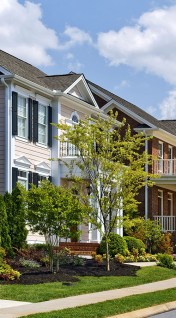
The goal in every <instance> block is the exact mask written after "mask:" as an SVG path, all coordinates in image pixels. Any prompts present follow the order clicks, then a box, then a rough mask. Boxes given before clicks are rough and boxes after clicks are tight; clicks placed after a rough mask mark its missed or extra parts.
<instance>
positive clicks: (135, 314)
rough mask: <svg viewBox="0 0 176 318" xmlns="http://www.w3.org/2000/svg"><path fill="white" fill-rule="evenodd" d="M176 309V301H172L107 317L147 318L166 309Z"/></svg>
mask: <svg viewBox="0 0 176 318" xmlns="http://www.w3.org/2000/svg"><path fill="white" fill-rule="evenodd" d="M173 309H176V301H172V302H170V303H166V304H161V305H157V306H153V307H148V308H143V309H139V310H135V311H131V312H126V313H124V314H120V315H115V316H110V317H107V318H129V317H130V318H147V317H150V316H152V315H156V314H161V313H163V312H166V311H170V310H173Z"/></svg>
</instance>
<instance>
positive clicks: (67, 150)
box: [60, 142, 79, 157]
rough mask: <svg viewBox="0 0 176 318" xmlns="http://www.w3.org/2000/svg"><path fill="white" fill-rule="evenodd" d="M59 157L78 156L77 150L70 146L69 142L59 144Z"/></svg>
mask: <svg viewBox="0 0 176 318" xmlns="http://www.w3.org/2000/svg"><path fill="white" fill-rule="evenodd" d="M60 155H61V157H77V156H78V155H79V150H78V149H77V148H76V146H74V145H72V144H70V143H69V142H61V143H60Z"/></svg>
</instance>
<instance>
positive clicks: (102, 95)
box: [0, 51, 176, 242]
mask: <svg viewBox="0 0 176 318" xmlns="http://www.w3.org/2000/svg"><path fill="white" fill-rule="evenodd" d="M111 109H112V110H118V114H119V116H118V120H119V121H120V120H121V119H122V118H123V117H126V119H127V122H128V123H129V124H130V125H131V128H132V129H133V130H134V131H135V132H136V131H143V132H144V133H145V134H146V135H152V136H153V139H152V140H151V141H150V142H146V144H145V147H146V150H147V151H148V152H149V153H151V154H154V155H155V156H156V160H155V161H154V162H153V167H152V169H153V172H155V173H157V174H159V175H160V176H161V177H160V178H158V179H157V180H156V181H155V183H156V184H155V186H154V187H153V188H152V189H148V188H147V187H145V189H143V190H142V191H141V193H140V197H139V199H140V201H141V204H140V206H139V210H140V213H141V215H145V217H146V218H152V219H157V220H158V221H159V222H161V224H162V227H163V230H165V231H171V232H173V231H176V204H175V201H176V185H175V183H176V166H175V162H176V159H175V158H176V121H169V120H165V121H159V120H157V119H156V118H154V117H152V116H151V115H149V114H147V113H146V112H145V111H143V110H142V109H140V108H138V107H137V106H135V105H133V104H131V103H129V102H127V101H125V100H123V99H122V98H120V97H118V96H117V95H115V94H112V93H111V92H109V91H107V90H105V89H103V88H102V87H100V86H98V85H97V84H94V83H93V82H90V81H88V80H87V79H86V78H85V77H84V75H83V74H75V73H72V72H71V73H69V74H65V75H53V76H49V75H47V74H45V73H43V72H42V71H40V70H39V69H37V68H36V67H34V66H32V65H30V64H28V63H26V62H24V61H22V60H20V59H18V58H16V57H14V56H12V55H10V54H8V53H6V52H4V51H0V131H1V134H0V193H2V194H3V193H4V192H5V191H9V192H10V191H12V188H13V187H14V185H15V184H16V182H17V181H18V182H20V183H22V184H23V185H24V186H25V187H26V189H28V188H29V186H30V183H34V184H36V185H38V184H39V183H40V181H41V180H43V179H46V178H47V179H50V180H52V182H53V183H54V184H56V185H60V184H61V185H63V184H68V183H69V181H68V180H67V177H66V175H67V171H66V168H65V166H64V165H63V164H61V163H60V162H58V161H50V159H51V158H60V157H63V156H64V157H65V158H66V160H68V161H69V160H70V158H72V157H74V156H75V155H76V149H75V148H74V147H73V146H72V145H68V144H60V143H59V142H58V141H57V140H55V139H53V136H57V135H59V134H60V131H58V130H57V129H56V128H54V127H52V126H51V125H50V123H51V122H54V123H57V122H58V121H59V120H62V121H64V122H66V123H68V124H73V123H74V122H78V121H79V119H80V118H83V117H84V116H85V115H90V116H91V115H92V114H104V113H108V111H109V110H111ZM146 169H148V167H147V166H146ZM81 230H82V236H81V241H83V242H91V241H92V242H99V241H100V233H99V232H98V231H97V230H94V232H92V230H91V228H90V227H88V226H82V228H81ZM117 231H118V230H117ZM28 240H29V241H30V242H34V241H42V240H43V238H41V237H39V236H38V235H37V234H36V235H33V234H30V235H29V237H28Z"/></svg>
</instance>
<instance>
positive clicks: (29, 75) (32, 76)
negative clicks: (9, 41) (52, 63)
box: [0, 50, 46, 86]
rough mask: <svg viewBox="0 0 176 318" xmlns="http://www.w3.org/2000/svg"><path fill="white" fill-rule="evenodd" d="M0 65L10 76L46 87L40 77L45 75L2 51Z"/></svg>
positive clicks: (0, 52)
mask: <svg viewBox="0 0 176 318" xmlns="http://www.w3.org/2000/svg"><path fill="white" fill-rule="evenodd" d="M0 65H1V66H2V67H3V68H5V69H6V70H8V71H9V72H11V73H12V74H16V75H19V76H21V77H23V78H25V79H28V80H29V81H32V82H34V83H36V84H39V85H42V86H46V85H44V83H43V81H42V80H41V77H43V76H45V75H46V74H45V73H44V72H42V71H40V70H39V69H38V68H36V67H34V66H33V65H31V64H29V63H27V62H24V61H22V60H20V59H18V58H16V57H15V56H13V55H11V54H8V53H6V52H4V51H2V50H0Z"/></svg>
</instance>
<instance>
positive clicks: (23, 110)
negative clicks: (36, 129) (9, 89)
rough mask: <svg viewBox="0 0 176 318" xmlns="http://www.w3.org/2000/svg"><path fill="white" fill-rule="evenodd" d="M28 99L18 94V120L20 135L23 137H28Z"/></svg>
mask: <svg viewBox="0 0 176 318" xmlns="http://www.w3.org/2000/svg"><path fill="white" fill-rule="evenodd" d="M27 112H28V110H27V101H26V98H25V97H23V96H20V95H19V96H18V106H17V117H18V119H17V121H18V136H19V137H22V138H27V129H28V123H27Z"/></svg>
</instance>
